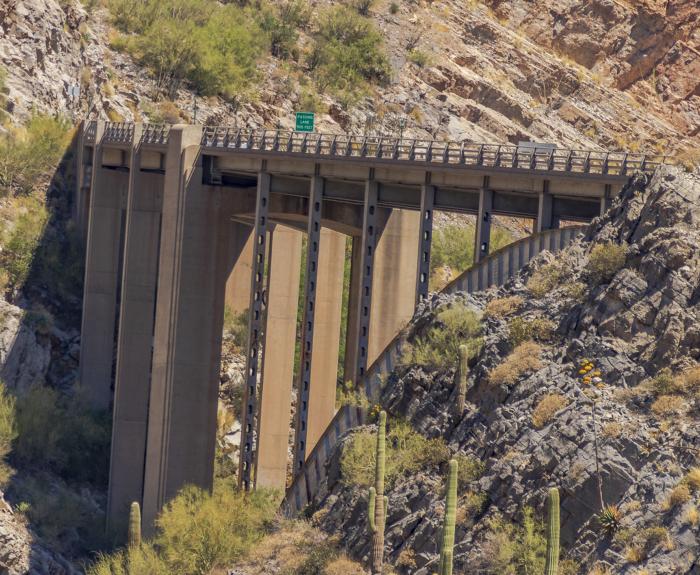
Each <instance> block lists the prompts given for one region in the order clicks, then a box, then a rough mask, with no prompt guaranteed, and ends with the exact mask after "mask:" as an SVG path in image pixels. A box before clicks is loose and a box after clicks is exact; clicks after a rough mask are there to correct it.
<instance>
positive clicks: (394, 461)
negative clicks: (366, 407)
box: [340, 422, 450, 487]
mask: <svg viewBox="0 0 700 575" xmlns="http://www.w3.org/2000/svg"><path fill="white" fill-rule="evenodd" d="M375 444H376V434H374V433H373V432H372V431H370V430H362V431H359V432H357V433H355V434H353V435H352V437H351V439H350V440H349V441H348V443H347V444H346V445H345V447H344V449H343V454H342V456H341V460H340V469H341V474H342V476H343V481H344V482H345V483H346V484H347V485H352V486H357V487H370V486H372V485H373V484H374V472H375V469H374V467H375V458H376V449H375V447H376V445H375ZM449 457H450V452H449V450H448V448H447V445H446V444H445V442H444V440H443V439H442V438H437V439H426V438H425V437H423V436H422V435H420V434H419V433H416V432H415V431H413V429H412V428H411V426H410V425H409V424H407V423H403V422H399V423H395V424H393V425H392V426H391V428H390V429H389V431H388V432H387V438H386V471H385V482H386V484H387V486H391V485H393V483H394V482H395V481H396V480H397V479H398V478H399V477H401V476H403V475H407V474H410V473H413V472H415V471H418V470H419V469H425V468H428V467H431V466H435V465H439V464H441V463H444V462H445V461H447V460H448V459H449Z"/></svg>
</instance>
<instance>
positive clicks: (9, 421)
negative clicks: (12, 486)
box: [0, 381, 17, 486]
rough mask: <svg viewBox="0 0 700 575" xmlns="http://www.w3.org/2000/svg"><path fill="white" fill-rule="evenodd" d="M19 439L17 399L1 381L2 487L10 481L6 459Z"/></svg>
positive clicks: (0, 436) (0, 471)
mask: <svg viewBox="0 0 700 575" xmlns="http://www.w3.org/2000/svg"><path fill="white" fill-rule="evenodd" d="M15 437H17V426H16V423H15V398H14V397H12V396H11V395H10V394H9V393H8V392H7V390H6V389H5V384H4V383H3V382H2V381H0V486H2V484H4V483H5V481H6V480H7V479H8V476H9V473H10V470H9V467H8V466H7V463H6V457H7V456H8V454H9V453H10V450H11V449H12V442H13V441H14V440H15Z"/></svg>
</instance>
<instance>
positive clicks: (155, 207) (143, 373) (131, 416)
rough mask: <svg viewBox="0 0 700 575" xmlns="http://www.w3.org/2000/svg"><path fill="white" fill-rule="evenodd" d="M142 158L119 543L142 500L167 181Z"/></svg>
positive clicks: (113, 496)
mask: <svg viewBox="0 0 700 575" xmlns="http://www.w3.org/2000/svg"><path fill="white" fill-rule="evenodd" d="M148 153H149V152H146V154H148ZM150 153H151V154H153V153H154V152H150ZM141 157H142V151H141V148H140V147H139V148H136V149H135V151H134V154H133V156H132V161H131V178H130V185H129V197H128V201H127V209H126V226H125V234H124V235H125V240H124V263H123V272H122V288H121V294H122V297H121V305H120V320H119V337H118V346H117V369H116V377H115V386H114V416H113V423H112V456H111V459H110V479H109V497H108V504H107V521H108V525H109V527H110V529H111V530H112V531H113V532H114V533H115V534H117V535H118V536H119V537H120V538H122V539H123V538H124V537H125V535H126V524H127V519H128V516H129V506H130V504H131V502H132V501H138V502H139V503H140V502H141V500H142V496H143V474H144V460H145V454H146V435H147V424H148V399H149V393H150V383H151V359H152V350H153V333H154V328H155V325H154V324H155V302H156V287H157V284H158V257H159V248H160V223H161V214H162V205H163V185H164V179H165V177H164V175H163V174H160V173H157V172H145V171H141V165H142V162H141Z"/></svg>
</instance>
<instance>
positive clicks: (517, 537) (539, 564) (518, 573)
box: [481, 507, 547, 575]
mask: <svg viewBox="0 0 700 575" xmlns="http://www.w3.org/2000/svg"><path fill="white" fill-rule="evenodd" d="M482 549H483V551H482V559H481V561H482V567H483V568H484V569H485V570H486V572H487V573H508V574H511V575H530V574H532V573H544V567H545V554H546V551H547V539H546V537H545V534H544V524H543V523H542V521H540V520H537V519H536V518H535V515H534V512H533V510H532V508H530V507H526V508H525V509H524V511H523V520H522V524H521V525H518V524H515V523H507V522H505V521H504V520H502V519H492V520H490V521H489V534H488V537H487V541H486V543H485V545H484V546H483V548H482Z"/></svg>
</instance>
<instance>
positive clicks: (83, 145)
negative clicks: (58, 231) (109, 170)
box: [73, 121, 105, 242]
mask: <svg viewBox="0 0 700 575" xmlns="http://www.w3.org/2000/svg"><path fill="white" fill-rule="evenodd" d="M89 125H90V122H87V121H86V122H83V124H82V129H81V134H80V139H79V142H78V154H77V163H78V170H77V182H76V195H75V204H74V206H73V219H74V221H75V224H76V228H77V230H78V233H79V234H80V237H81V238H82V239H83V242H85V241H86V239H87V233H88V223H89V219H90V194H91V190H92V183H93V175H94V167H95V161H96V158H95V154H96V150H97V143H98V142H99V141H100V140H101V139H102V136H103V135H104V130H105V123H104V122H102V121H98V122H95V129H94V132H93V134H92V135H91V137H92V138H94V143H91V144H88V143H87V130H88V126H89Z"/></svg>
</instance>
